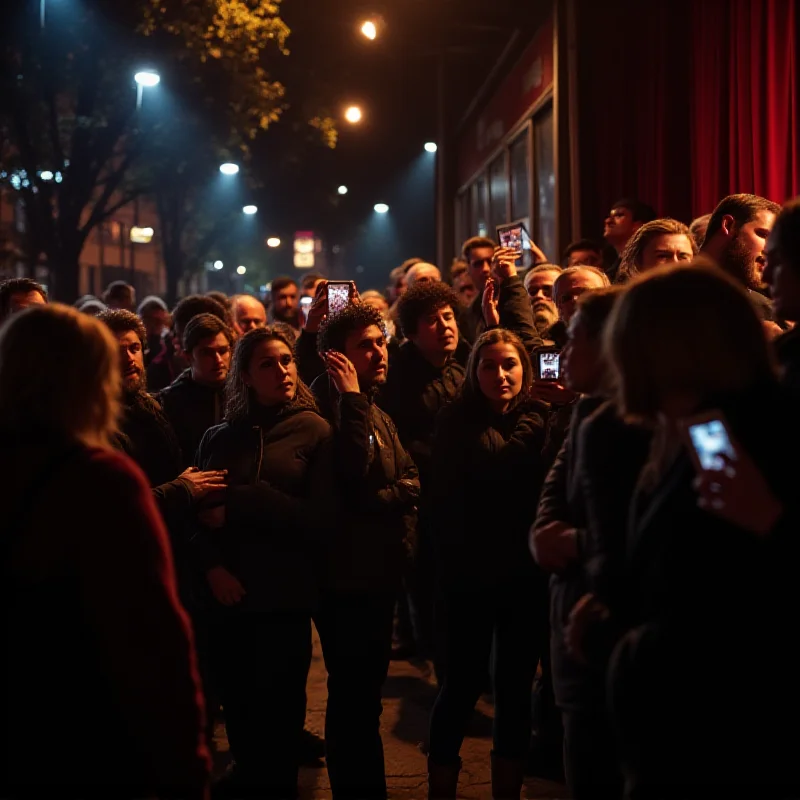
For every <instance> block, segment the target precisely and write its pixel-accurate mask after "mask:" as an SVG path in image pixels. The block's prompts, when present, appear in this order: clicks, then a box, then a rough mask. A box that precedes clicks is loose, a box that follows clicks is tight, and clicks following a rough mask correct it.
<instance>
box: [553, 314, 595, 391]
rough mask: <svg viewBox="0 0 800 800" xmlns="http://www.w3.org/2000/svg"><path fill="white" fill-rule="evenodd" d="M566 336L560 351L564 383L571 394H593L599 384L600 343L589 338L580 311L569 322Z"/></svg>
mask: <svg viewBox="0 0 800 800" xmlns="http://www.w3.org/2000/svg"><path fill="white" fill-rule="evenodd" d="M567 335H568V339H567V343H566V344H565V345H564V349H563V350H562V351H561V364H562V369H563V375H564V382H565V383H566V385H567V388H568V389H572V391H573V392H581V393H584V394H593V393H594V392H596V391H597V389H598V386H599V384H600V380H601V377H602V371H603V366H602V363H603V362H602V358H601V352H600V343H599V342H598V341H597V340H596V339H592V338H591V337H590V336H589V334H588V332H587V330H586V326H585V325H584V324H583V320H582V319H581V312H580V311H578V312H576V313H575V314H574V315H573V317H572V319H571V320H570V322H569V327H568V328H567Z"/></svg>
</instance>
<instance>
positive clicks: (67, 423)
mask: <svg viewBox="0 0 800 800" xmlns="http://www.w3.org/2000/svg"><path fill="white" fill-rule="evenodd" d="M121 385H122V382H121V378H120V369H119V347H118V345H117V341H116V339H115V338H114V336H113V334H112V333H111V331H110V330H109V329H108V328H107V327H106V325H104V324H103V323H102V322H100V321H98V320H97V319H95V318H94V317H91V316H89V315H88V314H82V313H81V312H80V311H78V310H77V309H75V308H71V307H70V306H65V305H60V304H58V303H51V304H50V305H40V306H34V307H32V308H29V309H27V310H25V311H23V312H21V313H19V314H15V315H14V316H13V317H11V318H10V319H9V320H8V322H7V323H6V324H5V325H4V326H3V328H2V329H0V421H1V422H0V424H2V425H3V427H4V428H6V429H7V430H8V431H10V432H11V433H16V432H24V431H34V432H39V431H44V432H46V433H48V434H52V435H55V436H58V437H60V438H63V439H68V440H75V439H77V440H79V441H83V442H85V443H86V444H88V445H91V446H100V447H108V446H109V442H110V439H111V437H112V435H113V434H114V432H115V431H116V427H117V419H118V416H119V395H120V391H121Z"/></svg>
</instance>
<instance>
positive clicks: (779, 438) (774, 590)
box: [567, 265, 800, 797]
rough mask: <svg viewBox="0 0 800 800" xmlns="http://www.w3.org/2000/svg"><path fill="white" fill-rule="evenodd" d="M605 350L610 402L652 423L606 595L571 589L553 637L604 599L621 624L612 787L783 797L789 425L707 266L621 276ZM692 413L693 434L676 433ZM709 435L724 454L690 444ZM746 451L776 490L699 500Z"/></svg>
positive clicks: (747, 316)
mask: <svg viewBox="0 0 800 800" xmlns="http://www.w3.org/2000/svg"><path fill="white" fill-rule="evenodd" d="M689 319H690V320H692V325H691V326H687V325H686V324H685V321H686V320H689ZM606 348H607V349H606V352H607V358H608V361H609V364H610V366H611V370H612V376H613V385H614V386H615V392H614V402H615V404H616V406H617V408H618V410H619V413H620V414H621V415H623V416H624V417H625V418H626V419H629V420H638V421H639V422H640V423H641V424H644V425H646V426H647V427H649V428H651V429H652V431H653V438H652V445H651V448H650V453H649V456H648V458H647V462H646V463H645V465H644V466H643V468H642V471H641V473H640V476H639V480H638V484H637V488H636V492H635V494H634V497H633V500H632V503H631V512H630V517H629V524H628V528H627V541H626V561H625V568H624V572H623V574H622V575H621V576H620V580H619V585H621V586H624V593H623V596H622V597H621V600H620V602H619V603H618V604H617V605H616V607H612V608H610V609H608V608H607V609H606V610H605V612H604V611H603V609H602V607H599V606H598V604H597V603H596V602H593V601H592V599H591V598H590V597H589V598H583V599H582V601H580V602H579V603H578V604H577V606H576V608H575V609H574V611H573V614H572V618H571V626H570V629H569V630H568V632H567V637H568V641H569V643H570V646H571V647H572V648H573V651H575V652H580V650H581V648H582V645H584V644H585V642H586V637H587V634H588V631H589V628H590V627H591V625H592V621H593V620H597V619H599V618H601V617H603V616H607V614H608V613H609V612H610V613H611V614H613V615H615V616H616V619H617V623H618V624H619V625H620V626H621V628H622V630H624V631H625V633H624V635H623V636H622V638H621V639H620V641H619V643H618V644H617V646H616V648H615V651H614V654H613V656H612V660H611V664H610V672H609V678H608V686H609V692H610V697H609V707H610V709H611V712H612V718H613V722H614V725H615V728H616V731H617V736H618V740H619V743H620V755H621V759H622V767H623V771H624V774H625V776H626V795H627V796H629V797H640V796H641V797H655V796H658V797H666V796H669V797H673V796H675V797H677V796H685V793H686V792H687V791H688V790H689V789H690V788H696V787H698V786H702V787H703V791H705V792H707V793H708V794H709V796H710V795H712V794H713V795H715V796H723V794H727V793H728V792H732V791H737V792H738V793H740V794H741V793H742V792H745V793H748V792H749V793H752V794H754V795H758V796H759V797H775V796H780V797H785V796H796V793H797V790H798V779H797V776H796V769H795V760H796V752H797V748H798V745H800V734H798V733H797V731H796V727H795V726H792V729H787V726H786V725H785V724H784V721H785V720H786V719H791V720H794V719H796V718H797V715H798V713H800V689H799V688H798V685H797V673H798V670H800V660H799V659H798V648H797V647H796V643H795V642H794V637H793V636H792V635H791V634H788V632H789V631H791V630H793V628H794V625H795V624H796V619H797V614H798V612H799V611H800V608H798V602H797V599H796V592H795V591H794V588H793V587H794V582H795V580H796V565H797V561H798V556H799V555H800V552H799V551H800V547H798V544H799V543H798V537H797V527H796V525H793V524H791V520H796V519H797V485H798V479H800V468H798V465H797V464H796V463H794V461H793V460H788V459H787V458H786V454H787V453H791V454H795V453H796V452H797V451H798V447H799V446H800V429H799V426H798V422H797V414H796V406H795V405H794V404H793V403H792V399H791V398H790V397H789V396H788V395H787V393H786V392H785V390H783V389H782V387H781V386H780V385H779V383H778V381H777V375H776V370H775V366H774V363H773V361H772V359H771V356H770V352H769V349H768V343H767V341H766V339H765V337H764V334H763V331H762V326H761V322H760V320H759V318H758V316H757V314H756V312H755V310H754V309H753V306H752V304H751V302H750V300H749V297H748V295H747V293H746V292H745V290H744V289H743V288H742V287H741V286H739V285H738V284H737V283H736V282H734V281H733V280H732V279H731V278H729V277H728V276H726V275H725V274H724V273H723V272H721V271H720V270H718V269H717V268H712V267H707V266H691V265H690V266H688V267H664V268H657V269H655V270H653V271H651V272H650V273H648V274H646V275H644V276H641V277H640V278H638V279H636V280H634V281H633V282H632V283H631V284H630V285H629V287H628V289H627V290H626V292H625V294H624V295H623V296H622V298H621V300H620V302H619V303H618V305H617V307H616V308H615V309H614V312H613V313H612V317H611V320H610V325H609V330H608V333H607V336H606ZM765 410H766V413H765ZM709 423H711V425H710V427H708V426H709ZM698 425H706V426H707V429H706V431H705V435H704V437H701V438H700V439H697V438H693V437H692V436H691V435H687V432H689V433H690V432H691V429H692V428H694V427H696V426H698ZM726 439H727V440H728V441H729V442H730V443H731V445H732V449H731V450H730V451H729V452H732V453H733V454H734V455H733V456H731V455H730V454H729V455H727V456H726V457H724V458H722V459H720V458H718V457H717V456H714V457H712V458H710V459H706V458H705V456H701V454H700V453H699V452H697V450H698V449H701V450H702V449H709V448H710V449H711V450H714V449H716V450H717V451H719V449H720V448H719V445H720V443H721V442H722V443H723V444H724V443H725V441H726ZM723 449H727V447H723ZM713 455H714V454H712V456H713ZM717 455H718V453H717ZM750 464H752V465H754V466H755V467H756V468H757V470H758V472H759V473H760V474H761V475H762V476H763V479H764V483H765V484H766V485H767V486H768V487H769V490H770V493H771V495H772V496H773V497H774V498H775V500H776V501H777V502H776V503H774V504H772V505H771V508H770V509H769V512H770V513H768V514H766V515H764V514H760V515H755V516H754V517H752V518H751V519H748V518H746V517H738V518H737V517H736V516H735V515H731V514H728V513H726V511H725V504H724V503H722V504H721V505H720V504H719V503H716V502H713V498H714V496H715V495H716V494H718V492H717V491H716V490H717V489H718V488H720V485H721V483H722V481H723V480H724V479H725V477H726V470H732V471H733V473H734V474H735V472H736V470H738V469H740V468H742V467H748V466H749V465H750ZM718 466H723V469H722V470H719V469H716V467H718ZM715 476H716V478H717V479H716V480H715V479H714V477H715ZM705 485H707V490H708V498H707V499H708V500H711V501H712V502H703V500H704V497H703V494H702V488H703V486H705ZM698 486H699V487H700V488H701V495H700V496H698ZM742 491H743V492H744V493H747V492H748V491H751V490H750V489H748V487H742ZM787 634H788V635H787ZM745 671H746V676H747V680H746V684H745V685H743V682H742V677H743V674H744V673H745ZM728 796H730V795H728Z"/></svg>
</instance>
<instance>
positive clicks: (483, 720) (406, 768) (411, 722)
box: [216, 633, 568, 800]
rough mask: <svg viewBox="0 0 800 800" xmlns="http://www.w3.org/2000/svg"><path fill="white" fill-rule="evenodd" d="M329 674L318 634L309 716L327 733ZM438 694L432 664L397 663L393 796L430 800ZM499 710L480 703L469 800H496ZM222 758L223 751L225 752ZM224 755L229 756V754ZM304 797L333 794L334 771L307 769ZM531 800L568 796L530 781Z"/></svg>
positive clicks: (389, 693) (391, 686)
mask: <svg viewBox="0 0 800 800" xmlns="http://www.w3.org/2000/svg"><path fill="white" fill-rule="evenodd" d="M325 680H326V673H325V666H324V664H323V661H322V653H321V651H320V647H319V640H318V638H317V636H316V633H315V635H314V656H313V661H312V664H311V673H310V675H309V680H308V714H307V721H306V727H307V728H308V729H309V730H312V731H314V732H315V733H317V734H320V735H322V732H323V726H324V721H325V701H326V697H327V690H326V687H325ZM435 696H436V689H435V685H434V683H433V678H432V676H431V674H430V671H429V670H428V668H427V665H425V664H423V663H409V662H407V661H398V662H393V663H392V665H391V668H390V671H389V678H388V680H387V682H386V686H385V687H384V693H383V697H384V701H383V706H384V711H383V719H382V724H381V728H382V735H383V746H384V750H385V753H386V774H387V779H388V783H389V796H390V798H391V799H392V800H424V798H425V797H426V796H427V795H426V788H427V783H426V772H425V756H424V755H423V754H422V752H421V751H420V749H419V744H420V742H422V741H423V739H424V738H425V735H426V731H427V727H428V715H429V713H430V708H431V706H432V704H433V701H434V698H435ZM492 715H493V710H492V707H491V705H490V704H489V703H486V702H484V701H481V702H480V703H479V705H478V708H477V711H476V714H475V718H474V721H473V725H472V729H471V730H470V734H469V737H468V738H467V740H466V741H465V742H464V747H463V748H462V751H461V757H462V760H463V763H464V767H463V770H462V772H461V783H460V787H459V797H463V798H465V800H491V785H490V777H489V751H490V750H491V725H492ZM219 733H220V735H219V736H218V737H217V741H216V746H217V749H218V750H219V751H224V750H226V749H227V742H225V740H224V733H223V732H222V731H220V732H219ZM220 755H221V756H222V753H220ZM223 758H224V756H223ZM301 786H302V789H301V795H300V796H301V800H327V799H329V798H330V789H329V786H328V775H327V772H326V771H325V769H324V768H322V769H304V770H303V774H302V777H301ZM523 796H524V797H526V798H531V799H533V798H536V799H537V800H539V799H541V800H545V798H547V799H548V800H556V799H560V798H566V797H567V796H568V795H567V793H566V790H565V789H564V787H563V786H561V785H559V784H557V783H550V782H548V781H541V780H537V779H534V778H531V779H528V781H527V783H526V788H525V791H524V793H523Z"/></svg>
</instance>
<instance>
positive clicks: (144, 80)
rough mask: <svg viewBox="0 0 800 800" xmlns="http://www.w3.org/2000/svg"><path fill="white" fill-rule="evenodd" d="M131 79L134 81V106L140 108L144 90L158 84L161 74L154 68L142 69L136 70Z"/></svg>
mask: <svg viewBox="0 0 800 800" xmlns="http://www.w3.org/2000/svg"><path fill="white" fill-rule="evenodd" d="M133 79H134V80H135V81H136V108H137V109H140V108H141V107H142V96H143V95H144V90H145V89H152V88H153V87H154V86H158V84H159V83H161V76H160V75H159V74H158V73H157V72H156V71H155V70H154V69H143V70H140V71H139V72H137V73H136V74H135V75H134V76H133Z"/></svg>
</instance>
